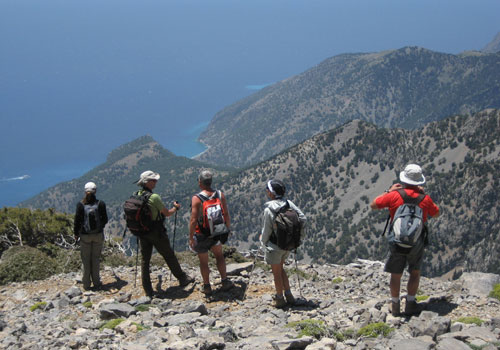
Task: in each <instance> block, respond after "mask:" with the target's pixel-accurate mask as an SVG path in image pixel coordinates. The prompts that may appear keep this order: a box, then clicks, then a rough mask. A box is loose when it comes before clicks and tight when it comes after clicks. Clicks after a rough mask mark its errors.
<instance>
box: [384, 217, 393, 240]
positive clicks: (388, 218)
mask: <svg viewBox="0 0 500 350" xmlns="http://www.w3.org/2000/svg"><path fill="white" fill-rule="evenodd" d="M389 220H391V215H389V216H388V217H387V221H386V222H385V227H384V232H382V237H384V235H385V231H386V230H387V226H388V225H389Z"/></svg>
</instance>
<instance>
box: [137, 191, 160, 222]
mask: <svg viewBox="0 0 500 350" xmlns="http://www.w3.org/2000/svg"><path fill="white" fill-rule="evenodd" d="M143 192H144V190H140V191H139V195H141V194H142V193H143ZM148 204H149V207H150V208H151V217H152V218H153V220H161V218H162V217H161V215H160V213H161V210H162V209H163V208H165V205H163V202H162V201H161V197H160V196H159V195H157V194H156V193H153V194H152V195H151V197H149V201H148Z"/></svg>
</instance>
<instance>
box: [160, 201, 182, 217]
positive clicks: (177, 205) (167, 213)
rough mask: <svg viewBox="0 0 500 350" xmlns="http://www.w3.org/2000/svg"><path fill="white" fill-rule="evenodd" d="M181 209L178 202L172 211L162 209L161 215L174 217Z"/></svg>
mask: <svg viewBox="0 0 500 350" xmlns="http://www.w3.org/2000/svg"><path fill="white" fill-rule="evenodd" d="M180 207H181V205H180V204H179V203H178V202H174V204H173V207H172V208H171V209H167V208H166V207H163V208H162V209H161V213H162V214H163V215H165V216H172V215H174V214H175V212H176V211H177V210H179V208H180Z"/></svg>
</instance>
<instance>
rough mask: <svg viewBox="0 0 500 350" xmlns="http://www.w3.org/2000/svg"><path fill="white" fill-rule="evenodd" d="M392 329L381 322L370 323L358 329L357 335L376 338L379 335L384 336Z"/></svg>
mask: <svg viewBox="0 0 500 350" xmlns="http://www.w3.org/2000/svg"><path fill="white" fill-rule="evenodd" d="M393 330H394V328H391V327H389V326H388V325H386V324H385V323H383V322H377V323H370V324H369V325H366V326H364V327H362V328H360V329H359V330H358V333H357V335H358V337H369V338H377V337H378V336H379V335H383V336H384V337H386V336H387V335H389V333H391V332H392V331H393Z"/></svg>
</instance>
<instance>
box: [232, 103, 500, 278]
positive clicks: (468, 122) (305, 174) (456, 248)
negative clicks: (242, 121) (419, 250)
mask: <svg viewBox="0 0 500 350" xmlns="http://www.w3.org/2000/svg"><path fill="white" fill-rule="evenodd" d="M498 135H500V111H498V110H488V111H485V112H482V113H478V114H475V115H473V116H456V117H451V118H447V119H445V120H442V121H440V122H434V123H431V124H429V125H427V126H425V127H423V128H421V129H416V130H413V131H409V130H403V129H381V128H378V127H376V126H374V125H373V124H369V123H366V122H364V121H352V122H349V123H347V124H345V125H343V126H341V127H339V128H336V129H334V130H331V131H329V132H326V133H322V134H319V135H317V136H315V137H313V138H312V139H310V140H307V141H305V142H303V143H301V144H299V145H297V146H294V147H292V148H290V149H288V150H286V151H284V152H282V153H281V154H279V155H277V156H275V157H272V158H270V159H269V160H267V161H265V162H262V163H260V164H258V165H256V166H254V167H251V168H249V169H247V170H245V171H243V172H241V173H240V174H238V176H236V177H231V178H229V179H228V180H227V181H226V182H225V184H224V188H225V190H226V194H227V197H228V198H229V203H230V209H231V211H232V213H233V214H234V219H233V228H234V231H235V232H236V239H237V240H238V241H237V242H236V243H238V244H239V245H240V247H241V248H244V247H254V248H256V247H257V245H256V243H257V240H258V235H259V231H260V217H259V215H260V214H261V212H262V208H263V203H264V202H265V201H266V200H267V198H266V196H265V191H264V188H265V183H266V181H267V180H268V179H270V178H279V179H282V180H283V181H284V182H285V183H286V185H287V187H288V194H289V198H290V199H291V200H293V201H294V202H295V203H296V204H297V205H299V207H300V208H302V210H303V211H304V213H306V215H307V216H308V218H309V220H308V224H307V227H308V234H307V236H308V238H307V240H306V241H305V243H304V245H303V247H302V248H301V251H302V252H303V254H304V255H306V256H307V257H309V259H311V260H313V261H315V262H320V263H325V262H327V263H336V264H338V263H349V262H351V261H353V260H354V259H356V258H376V259H382V258H383V257H384V256H385V254H386V252H387V247H386V242H385V239H382V238H380V237H379V235H380V234H381V231H382V229H383V224H384V223H385V220H386V217H387V212H385V211H371V210H370V209H369V203H370V202H371V201H372V200H373V198H375V197H376V196H377V195H379V194H380V193H382V192H383V191H384V190H385V189H387V188H389V187H390V185H391V184H392V183H393V181H398V179H397V176H398V174H399V171H400V170H402V168H404V166H405V165H406V164H408V163H410V162H416V163H418V164H421V165H422V167H423V169H424V173H425V175H426V178H427V179H428V183H427V185H426V190H427V192H428V193H429V194H430V195H431V196H432V198H433V199H434V200H435V201H436V202H437V204H438V205H439V206H440V208H441V211H442V215H441V216H440V217H439V218H438V219H436V220H432V219H431V220H430V228H431V237H430V239H431V245H430V246H429V254H428V256H427V261H426V264H425V266H424V272H425V273H428V274H431V275H439V274H443V273H445V272H447V271H449V270H451V269H453V268H456V267H463V268H465V269H467V270H472V271H483V272H485V271H488V272H496V273H498V272H500V267H499V266H500V253H499V252H500V246H499V243H498V233H499V232H500V222H499V220H498V217H499V214H500V207H499V206H498V203H499V196H498V193H497V191H496V188H497V186H498V185H499V180H498V176H497V174H498V171H499V170H500V161H499V159H500V157H499V153H500V145H499V141H500V140H499V138H498ZM233 244H234V243H233Z"/></svg>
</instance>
